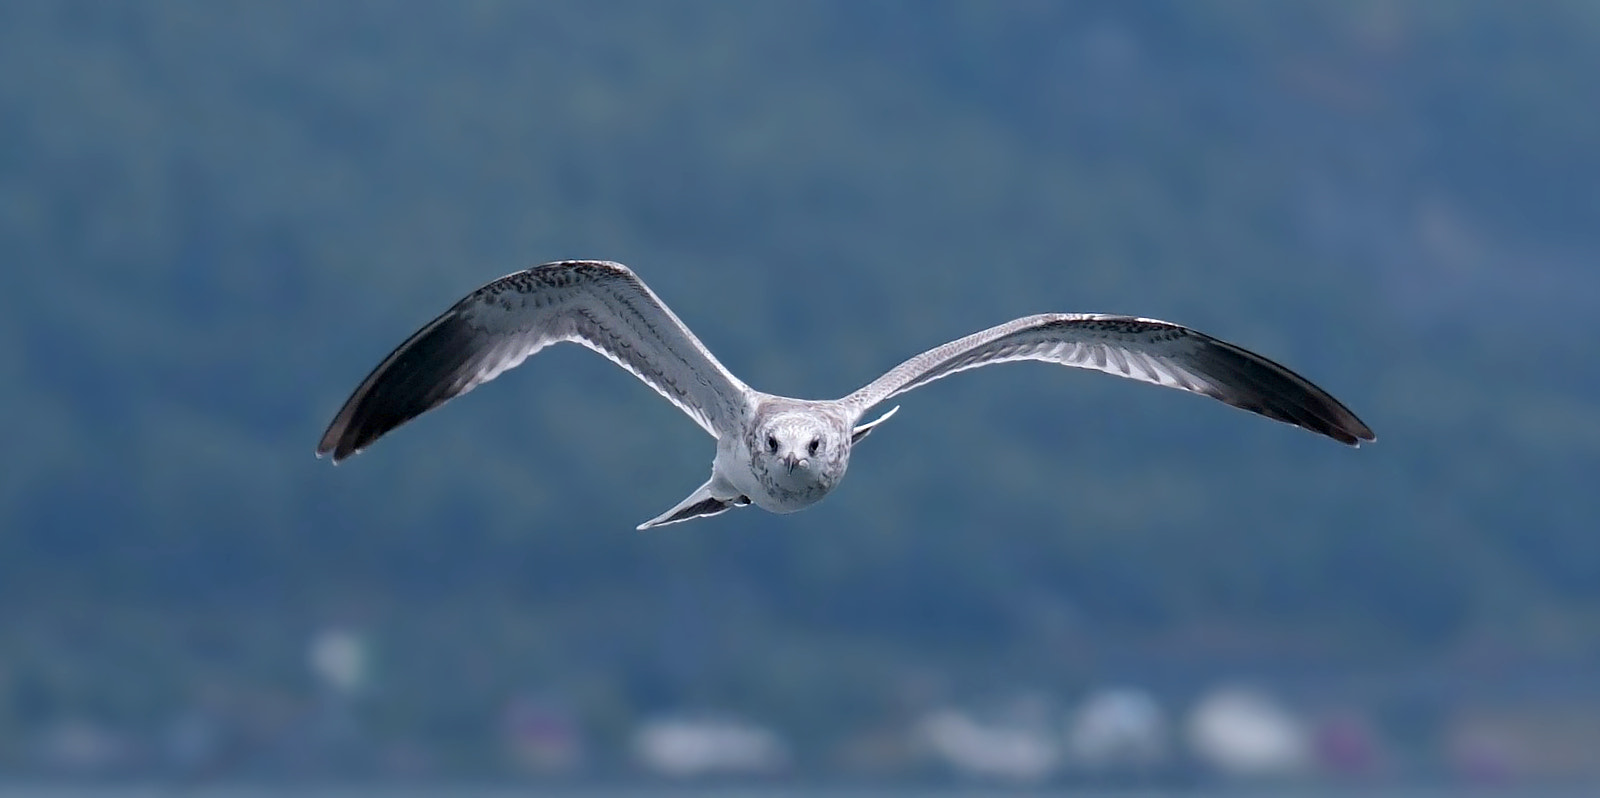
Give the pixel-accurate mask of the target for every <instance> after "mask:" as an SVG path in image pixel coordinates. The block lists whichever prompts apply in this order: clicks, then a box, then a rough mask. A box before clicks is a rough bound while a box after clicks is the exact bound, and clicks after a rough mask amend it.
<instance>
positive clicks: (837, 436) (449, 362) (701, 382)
mask: <svg viewBox="0 0 1600 798" xmlns="http://www.w3.org/2000/svg"><path fill="white" fill-rule="evenodd" d="M562 341H571V342H573V343H577V344H582V345H583V346H586V347H588V348H590V349H593V350H594V351H596V352H599V353H600V354H602V355H605V356H606V357H607V358H609V359H610V360H611V361H613V362H615V363H616V364H617V365H619V366H621V367H623V368H625V369H627V370H628V371H630V372H632V373H633V375H634V376H636V377H638V378H639V379H640V380H643V381H644V383H645V384H646V385H649V386H650V387H651V388H654V389H655V390H656V391H657V392H658V393H660V394H661V395H662V396H664V397H666V398H667V400H668V401H670V402H672V403H673V404H674V405H677V407H678V409H680V410H682V411H683V412H684V413H687V414H688V415H689V417H690V418H692V419H694V420H695V422H696V423H698V424H699V425H700V426H701V427H703V428H704V429H705V431H706V432H708V433H710V434H711V437H713V438H715V439H716V440H717V454H716V458H715V459H714V460H713V461H712V463H711V478H710V479H708V480H706V483H705V484H704V485H701V486H700V487H699V488H697V489H696V490H695V491H694V492H693V493H691V494H689V497H688V498H686V499H684V500H683V501H681V502H679V503H678V504H677V506H675V507H673V508H672V509H670V510H668V511H666V512H665V513H662V514H661V515H659V516H656V517H655V518H652V519H650V520H649V521H646V522H644V523H643V524H640V525H639V529H648V528H650V527H657V526H663V525H665V524H673V523H677V522H680V521H688V520H690V519H693V518H704V517H706V516H712V515H717V514H718V513H722V512H726V511H728V510H730V509H732V508H735V507H744V506H747V505H751V504H754V505H755V506H757V507H760V508H762V509H764V510H769V511H771V512H775V513H792V512H795V511H796V510H802V509H805V508H806V507H809V506H811V505H813V504H815V503H816V502H817V501H819V500H820V499H822V497H824V496H826V495H828V492H829V491H832V490H833V489H834V488H835V487H836V486H837V485H838V484H839V480H840V479H842V478H843V477H844V473H845V467H846V466H847V465H849V463H850V452H851V450H852V449H853V448H854V446H855V445H856V444H857V443H860V442H861V440H862V439H863V438H865V437H867V435H869V434H871V433H872V431H873V430H874V429H877V427H878V425H880V424H882V423H883V422H884V421H887V420H888V419H889V417H890V416H893V415H894V413H895V411H896V410H899V409H900V408H899V406H898V405H897V406H895V407H893V408H891V409H890V410H889V411H888V412H886V413H883V414H882V415H880V416H878V417H877V418H875V419H873V420H872V421H868V422H866V423H862V419H863V418H865V417H866V415H867V413H868V412H869V411H871V410H872V409H873V408H875V407H877V406H879V405H881V404H882V403H884V402H886V401H888V400H889V399H892V398H894V397H896V396H899V395H900V394H902V393H905V392H906V391H909V390H911V389H913V388H916V387H919V386H922V385H926V384H928V383H930V382H933V381H934V380H937V379H939V378H941V377H946V376H949V375H951V374H954V373H956V372H958V371H966V370H967V369H973V368H977V367H979V366H987V365H990V364H993V363H1008V362H1012V361H1018V360H1038V361H1043V362H1046V363H1056V364H1059V365H1062V366H1071V367H1073V368H1084V369H1093V370H1096V371H1102V372H1105V373H1107V374H1111V375H1114V376H1118V377H1127V378H1129V379H1133V380H1138V381H1140V382H1147V383H1150V384H1153V385H1163V386H1166V387H1168V388H1177V389H1179V390H1183V391H1189V392H1191V393H1197V394H1201V395H1204V396H1209V397H1211V398H1213V399H1217V400H1220V401H1222V402H1226V403H1227V404H1230V405H1233V406H1234V407H1239V408H1243V409H1245V410H1249V411H1251V412H1253V413H1258V414H1260V415H1263V416H1266V417H1267V418H1270V419H1274V420H1276V421H1282V422H1286V423H1289V424H1293V425H1295V426H1297V427H1302V428H1304V429H1307V430H1310V431H1312V432H1316V433H1320V434H1322V435H1326V436H1328V437H1330V438H1332V439H1334V440H1336V441H1339V442H1340V443H1344V444H1348V445H1350V446H1359V445H1360V444H1361V443H1362V442H1363V441H1373V440H1376V438H1375V436H1374V435H1373V434H1372V430H1371V429H1369V428H1368V427H1367V425H1366V424H1363V423H1361V420H1360V419H1358V418H1356V416H1355V414H1354V413H1351V412H1350V410H1349V409H1347V408H1346V407H1345V406H1344V405H1342V404H1340V403H1339V401H1338V400H1336V399H1334V398H1333V397H1332V396H1330V395H1328V393H1327V392H1326V391H1324V390H1322V389H1321V388H1318V387H1317V386H1315V385H1313V384H1311V382H1309V381H1308V380H1306V379H1305V378H1304V377H1301V376H1300V375H1298V374H1295V373H1294V372H1292V371H1290V370H1289V369H1286V368H1284V367H1283V366H1280V365H1278V364H1277V363H1274V362H1272V361H1271V360H1268V359H1266V358H1264V357H1262V356H1260V355H1258V354H1255V353H1254V352H1250V351H1248V350H1245V349H1242V348H1240V347H1237V346H1234V345H1233V344H1230V343H1228V342H1226V341H1222V340H1218V339H1216V338H1212V337H1211V336H1209V335H1206V334H1204V333H1201V332H1197V331H1195V330H1191V329H1189V328H1187V327H1182V326H1179V325H1177V324H1172V323H1169V322H1165V321H1157V320H1155V319H1142V318H1137V317H1134V316H1115V315H1108V314H1102V313H1043V314H1039V315H1037V316H1027V317H1024V318H1020V319H1016V320H1013V321H1008V322H1006V323H1005V324H1001V325H998V326H995V327H990V328H989V329H987V330H982V331H979V332H975V333H973V334H971V335H969V336H967V337H965V338H960V339H957V340H954V341H951V342H949V343H947V344H944V345H943V346H938V347H934V348H933V349H930V350H928V351H926V352H923V353H922V354H920V355H917V356H916V357H913V358H911V359H910V360H907V361H905V362H904V363H901V364H900V365H898V366H895V367H894V368H892V369H890V370H889V371H888V372H887V373H885V374H884V375H883V376H881V377H879V378H877V379H876V380H873V381H872V382H871V383H868V384H867V385H866V386H865V387H863V388H861V389H860V390H858V391H856V392H855V393H852V394H850V395H848V396H845V397H842V398H839V399H832V400H825V401H821V400H808V399H794V398H790V397H787V396H776V395H773V394H769V393H762V392H761V391H757V390H755V389H753V388H751V387H750V386H748V385H745V384H744V383H743V382H741V381H740V380H739V378H738V377H735V376H733V374H732V373H731V372H729V371H728V370H727V369H726V368H724V367H723V365H722V364H721V363H719V362H717V359H716V358H715V357H713V356H712V355H711V352H710V351H709V350H707V349H706V347H705V345H704V344H701V343H700V340H699V339H698V338H696V337H695V336H694V333H692V332H690V331H689V328H688V327H687V326H685V325H684V323H683V322H681V321H679V320H678V317H677V316H676V315H674V314H673V312H672V311H671V310H669V309H668V308H667V306H666V305H665V304H664V303H663V302H662V301H661V300H660V299H658V298H657V297H656V295H655V292H653V291H651V290H650V289H649V288H648V287H647V286H646V285H645V284H644V282H643V281H642V280H640V279H639V277H638V276H637V275H635V274H634V273H633V271H632V270H630V269H629V268H628V267H626V266H623V265H622V264H620V263H612V262H609V261H595V260H569V261H556V262H553V263H546V264H544V265H542V266H535V267H533V268H531V269H525V270H523V271H519V272H516V273H514V274H509V275H506V276H505V277H502V278H500V279H498V280H495V281H494V282H491V283H489V284H488V285H485V286H483V287H482V288H479V289H478V290H476V291H473V292H472V293H470V294H468V295H467V296H466V298H464V299H462V300H461V301H460V302H457V303H456V304H455V305H454V306H453V307H451V308H450V309H449V310H447V311H445V312H444V314H443V315H441V316H439V317H438V318H436V319H434V320H433V321H431V322H429V323H428V324H427V325H425V326H424V327H423V328H422V329H420V330H418V331H417V332H416V333H415V334H413V335H412V336H411V337H410V338H408V339H406V341H405V343H402V344H400V346H399V347H398V348H396V349H395V350H394V351H393V352H391V353H390V354H389V356H388V357H386V358H384V359H383V362H381V363H379V364H378V367H377V368H375V369H373V370H372V373H371V374H369V375H367V378H366V379H365V380H362V382H361V384H360V385H359V386H358V387H357V388H356V390H355V392H354V393H352V394H351V395H350V398H349V399H348V400H346V401H345V403H344V407H342V408H340V410H339V413H338V415H336V416H334V419H333V423H332V424H330V425H328V431H327V432H326V433H324V434H323V436H322V441H321V442H320V443H319V444H318V445H317V456H319V457H321V456H322V455H332V457H333V461H334V462H335V463H337V462H339V461H340V460H343V459H345V458H347V457H349V456H351V455H353V454H356V453H357V452H360V451H361V450H362V449H365V448H366V447H367V446H368V445H370V444H371V443H372V442H373V441H376V440H377V439H378V438H381V437H383V436H384V435H385V434H387V433H388V432H389V431H390V430H393V429H394V428H396V427H398V426H400V425H401V424H404V423H406V422H407V421H410V420H411V419H413V418H416V417H417V416H419V415H421V414H423V413H425V412H427V411H429V410H432V409H433V408H435V407H438V406H439V405H441V404H444V403H445V402H447V401H449V400H451V399H453V398H455V397H457V396H460V395H462V394H464V393H466V392H467V391H470V390H472V389H473V388H476V387H477V386H479V385H482V384H483V383H486V382H488V381H489V380H492V379H494V378H495V377H497V376H499V375H500V374H501V373H502V372H504V371H505V370H507V369H510V368H513V367H515V366H517V365H518V364H520V363H521V362H522V361H523V360H525V359H526V358H527V357H528V356H529V355H532V354H533V353H535V352H538V351H539V350H541V349H543V348H545V347H547V346H549V345H551V344H554V343H560V342H562Z"/></svg>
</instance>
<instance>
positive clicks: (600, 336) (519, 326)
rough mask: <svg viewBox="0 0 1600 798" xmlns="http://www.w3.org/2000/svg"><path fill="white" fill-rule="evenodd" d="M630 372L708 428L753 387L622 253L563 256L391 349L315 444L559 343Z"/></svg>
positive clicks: (729, 420) (402, 417) (344, 438)
mask: <svg viewBox="0 0 1600 798" xmlns="http://www.w3.org/2000/svg"><path fill="white" fill-rule="evenodd" d="M561 341H572V342H575V343H579V344H582V345H584V346H586V347H588V348H590V349H593V350H594V351H596V352H599V353H600V354H602V355H605V356H606V357H607V358H609V359H610V360H611V361H613V362H615V363H616V364H617V365H619V366H622V367H623V368H625V369H627V370H628V371H630V372H632V373H633V374H634V376H636V377H638V378H639V379H640V380H643V381H644V383H645V384H646V385H649V386H650V387H651V388H654V389H655V390H656V391H657V392H659V393H660V394H661V395H662V396H665V397H666V398H667V399H668V400H669V401H671V402H672V403H673V404H675V405H677V406H678V408H679V409H681V410H683V412H685V413H687V414H688V415H689V417H690V418H693V419H694V420H695V422H696V423H698V424H699V425H700V426H701V427H704V428H705V430H706V432H709V433H711V435H712V436H713V437H721V436H722V435H726V434H729V433H730V432H731V431H732V430H734V429H736V428H737V425H738V424H739V423H740V419H742V418H743V415H744V413H745V412H746V410H747V409H748V403H749V399H748V396H749V394H750V390H749V388H747V387H746V386H745V384H744V383H742V382H740V381H739V380H738V379H737V378H735V377H734V376H733V375H732V374H730V373H729V372H728V370H727V369H726V368H723V366H722V364H721V363H718V362H717V359H716V358H714V357H712V356H711V353H710V352H709V351H707V350H706V348H705V346H704V345H703V344H701V343H700V341H699V339H697V338H695V337H694V333H691V332H690V331H689V328H688V327H686V326H684V324H683V322H681V321H679V320H678V317H677V316H675V315H673V313H672V311H671V310H668V309H667V306H666V305H664V304H662V302H661V300H659V299H657V298H656V295H655V294H654V293H653V292H651V291H650V289H649V288H647V287H646V286H645V284H644V282H643V281H641V280H640V279H639V278H638V277H637V276H636V275H634V273H633V272H632V271H631V270H629V269H628V268H627V267H626V266H623V265H622V264H620V263H610V262H607V261H583V260H579V261H559V262H555V263H547V264H544V265H543V266H535V267H534V268H531V269H526V270H524V271H520V272H517V273H515V274H509V275H506V276H505V277H502V278H500V279H498V280H495V281H494V282H492V283H489V284H488V285H485V286H483V287H482V288H479V289H478V290H476V291H473V292H472V293H471V294H469V295H467V297H466V298H465V299H462V300H461V301H460V302H457V303H456V304H455V306H454V307H452V308H450V309H449V310H448V311H445V313H444V315H442V316H440V317H438V318H437V319H434V320H433V321H432V322H429V323H428V325H427V326H425V327H423V328H422V329H421V330H418V331H417V332H416V333H415V334H414V335H412V336H411V337H410V338H409V339H407V340H406V342H405V343H403V344H401V345H400V346H399V348H397V349H395V350H394V352H392V353H390V355H389V356H388V357H387V358H384V360H383V362H382V363H379V364H378V367H377V368H375V369H373V371H372V373H371V374H369V375H368V376H367V378H366V379H365V380H363V381H362V383H361V385H360V386H359V387H357V388H356V390H355V393H353V394H351V396H350V398H349V399H348V400H347V401H346V402H345V403H344V407H343V408H341V409H340V410H339V414H338V415H337V416H335V417H334V419H333V423H332V424H330V425H329V426H328V430H327V432H326V433H324V434H323V436H322V441H321V442H320V443H319V444H318V445H317V455H318V456H319V457H320V456H322V455H324V454H331V455H333V460H334V462H338V461H340V460H342V459H344V458H346V457H349V456H350V455H352V454H355V453H357V452H359V451H361V450H362V449H364V448H366V446H367V445H368V444H370V443H372V442H373V441H375V440H377V439H378V438H380V437H382V436H383V435H384V434H385V433H387V432H389V431H390V430H392V429H394V428H395V427H398V426H400V425H401V424H404V423H406V422H407V421H410V420H411V419H413V418H416V417H417V416H419V415H421V414H423V413H425V412H427V411H428V410H431V409H433V408H435V407H438V406H439V405H441V404H443V403H445V402H447V401H449V400H450V399H453V398H455V397H457V396H460V395H461V394H464V393H466V392H467V391H470V390H472V389H473V388H475V387H477V386H479V385H482V384H483V383H485V382H488V381H489V380H492V379H494V378H495V377H497V376H499V375H500V373H501V372H503V371H505V370H506V369H509V368H513V367H515V366H516V365H518V364H519V363H521V362H522V361H523V360H524V359H526V358H527V357H528V356H529V355H531V354H533V353H535V352H538V351H539V350H540V349H543V348H545V347H546V346H549V345H550V344H553V343H558V342H561Z"/></svg>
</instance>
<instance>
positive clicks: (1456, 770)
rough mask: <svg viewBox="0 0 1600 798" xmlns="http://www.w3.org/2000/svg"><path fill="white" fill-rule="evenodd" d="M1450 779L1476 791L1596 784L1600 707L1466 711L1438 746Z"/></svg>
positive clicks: (1599, 772)
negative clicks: (1517, 785) (1473, 786)
mask: <svg viewBox="0 0 1600 798" xmlns="http://www.w3.org/2000/svg"><path fill="white" fill-rule="evenodd" d="M1440 742H1441V745H1442V748H1443V750H1442V754H1443V759H1444V762H1445V765H1446V768H1447V769H1448V772H1449V775H1450V776H1451V777H1452V778H1453V779H1455V780H1457V781H1461V782H1465V783H1468V784H1476V785H1487V786H1493V785H1500V784H1506V783H1530V782H1532V783H1539V782H1546V783H1594V782H1596V781H1600V707H1597V706H1595V705H1594V704H1583V703H1578V704H1573V705H1562V706H1552V705H1524V706H1509V707H1498V708H1497V707H1484V708H1467V709H1462V710H1461V711H1460V712H1458V713H1457V714H1456V715H1455V717H1453V718H1451V719H1450V721H1449V722H1448V723H1447V724H1446V728H1445V732H1444V736H1443V738H1442V740H1441V741H1440Z"/></svg>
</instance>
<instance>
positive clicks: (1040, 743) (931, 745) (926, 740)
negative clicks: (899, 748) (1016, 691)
mask: <svg viewBox="0 0 1600 798" xmlns="http://www.w3.org/2000/svg"><path fill="white" fill-rule="evenodd" d="M912 736H913V740H914V741H915V743H916V744H917V745H918V746H919V747H920V748H922V749H923V750H925V751H927V752H928V753H929V754H931V755H932V756H933V757H934V758H935V759H936V760H938V761H939V762H940V763H942V764H944V765H946V766H948V767H949V768H950V769H951V770H954V771H955V772H956V773H959V774H961V775H963V776H968V777H974V778H980V779H993V780H999V781H1011V782H1023V783H1028V782H1038V781H1043V780H1044V779H1046V778H1049V777H1050V776H1051V775H1053V774H1054V773H1055V772H1056V770H1057V769H1058V768H1059V767H1060V765H1061V745H1060V741H1059V740H1058V739H1056V737H1055V735H1053V734H1051V733H1050V732H1049V731H1048V730H1047V729H1045V728H1041V727H1040V726H1039V725H1037V724H1019V723H1004V722H981V721H978V720H976V719H974V718H973V717H971V716H970V715H968V714H966V713H965V712H962V711H960V710H957V709H949V708H946V709H940V710H937V711H935V712H933V713H931V714H929V715H927V716H926V717H924V718H923V719H922V720H921V721H919V722H918V723H917V724H916V726H915V728H914V729H913V731H912Z"/></svg>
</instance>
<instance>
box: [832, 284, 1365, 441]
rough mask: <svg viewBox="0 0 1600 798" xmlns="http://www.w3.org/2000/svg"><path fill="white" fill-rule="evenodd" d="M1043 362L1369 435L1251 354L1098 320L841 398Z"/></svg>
mask: <svg viewBox="0 0 1600 798" xmlns="http://www.w3.org/2000/svg"><path fill="white" fill-rule="evenodd" d="M1017 360H1041V361H1045V362H1048V363H1057V364H1060V365H1063V366H1072V367H1074V368H1085V369H1094V370H1096V371H1103V372H1105V373H1107V374H1111V375H1115V376H1118V377H1127V378H1130V379H1135V380H1139V381H1140V382H1147V383H1151V384H1153V385H1164V386H1166V387H1168V388H1177V389H1179V390H1184V391H1190V392H1193V393H1198V394H1203V395H1205V396H1209V397H1211V398H1213V399H1218V400H1220V401H1223V402H1226V403H1228V404H1230V405H1233V406H1234V407H1240V408H1244V409H1245V410H1249V411H1250V412H1252V413H1259V414H1261V415H1263V416H1266V417H1267V418H1271V419H1275V420H1277V421H1283V422H1286V423H1289V424H1293V425H1295V426H1297V427H1303V428H1305V429H1308V430H1311V431H1312V432H1317V433H1321V434H1323V435H1326V436H1328V437H1330V438H1333V439H1334V440H1336V441H1339V442H1340V443H1345V444H1349V445H1351V446H1359V445H1360V444H1361V442H1362V441H1372V440H1376V438H1375V437H1374V436H1373V434H1372V430H1371V429H1369V428H1368V427H1367V425H1366V424H1363V423H1361V419H1358V418H1356V416H1355V414H1354V413H1352V412H1350V410H1349V409H1348V408H1346V407H1345V406H1344V405H1342V404H1340V403H1339V401H1338V400H1337V399H1334V398H1333V397H1332V396H1330V395H1329V394H1328V392H1327V391H1324V390H1322V389H1321V388H1318V387H1317V386H1315V385H1312V384H1311V382H1310V381H1309V380H1307V379H1306V378H1304V377H1301V376H1300V375H1298V374H1296V373H1294V372H1292V371H1290V370H1288V369H1286V368H1284V367H1283V366H1280V365H1278V364H1277V363H1274V362H1272V361H1271V360H1268V359H1266V358H1264V357H1262V356H1260V355H1258V354H1256V353H1254V352H1251V351H1249V350H1246V349H1243V348H1241V347H1237V346H1234V345H1233V344H1230V343H1228V342H1226V341H1222V340H1218V339H1216V338H1212V337H1211V336H1209V335H1206V334H1205V333H1202V332H1198V331H1195V330H1191V329H1189V328H1187V327H1181V326H1179V325H1176V324H1171V323H1168V322H1164V321H1157V320H1155V319H1141V318H1135V317H1133V316H1110V315H1105V314H1099V313H1049V314H1043V315H1039V316H1028V317H1026V318H1021V319H1016V320H1015V321H1009V322H1006V323H1005V324H1001V325H999V326H997V327H991V328H989V329H987V330H983V331H981V332H976V333H973V334H972V335H969V336H967V337H965V338H962V339H960V340H956V341H951V342H950V343H947V344H945V345H943V346H940V347H936V348H934V349H930V350H928V351H927V352H923V353H922V354H920V355H917V356H916V357H913V358H911V359H910V360H907V361H906V362H904V363H901V364H900V365H898V366H896V367H894V368H893V369H891V370H890V371H889V372H888V373H887V374H884V375H883V376H882V377H879V378H878V379H876V380H873V381H872V382H871V383H870V384H868V385H867V386H866V387H864V388H862V389H861V390H859V391H856V392H855V393H853V394H850V395H849V396H846V397H844V398H843V399H840V400H839V402H840V404H842V405H844V406H845V407H847V408H849V409H850V410H851V411H852V412H853V413H855V417H856V418H860V417H861V415H862V414H863V413H865V412H866V411H867V410H869V409H871V408H872V406H874V405H876V404H878V403H880V402H882V401H884V400H886V399H889V398H890V397H893V396H896V395H898V394H902V393H905V392H906V391H909V390H911V389H912V388H916V387H917V386H920V385H926V384H928V383H930V382H932V381H934V380H937V379H939V378H941V377H946V376H949V375H951V374H954V373H956V372H958V371H965V370H967V369H972V368H977V367H979V366H987V365H989V364H991V363H1007V362H1011V361H1017Z"/></svg>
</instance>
